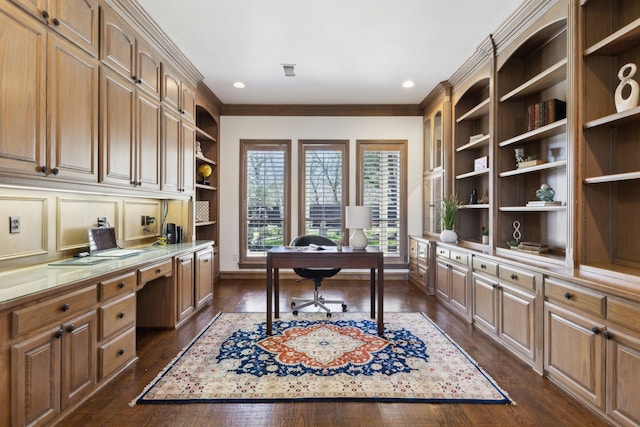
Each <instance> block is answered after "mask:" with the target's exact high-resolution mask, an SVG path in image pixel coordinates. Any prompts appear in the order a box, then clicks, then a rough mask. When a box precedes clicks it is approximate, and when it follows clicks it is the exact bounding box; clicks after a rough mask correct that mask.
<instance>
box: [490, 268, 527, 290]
mask: <svg viewBox="0 0 640 427" xmlns="http://www.w3.org/2000/svg"><path fill="white" fill-rule="evenodd" d="M498 277H500V279H502V280H505V281H507V282H509V283H513V284H514V285H518V286H522V287H523V288H526V289H531V290H532V291H535V290H536V276H535V275H534V274H533V273H530V272H528V271H524V270H518V269H517V268H512V267H510V266H506V265H500V268H499V269H498Z"/></svg>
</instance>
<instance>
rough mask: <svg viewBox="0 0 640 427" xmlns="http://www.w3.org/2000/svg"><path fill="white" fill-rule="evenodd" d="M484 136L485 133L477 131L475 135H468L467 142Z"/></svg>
mask: <svg viewBox="0 0 640 427" xmlns="http://www.w3.org/2000/svg"><path fill="white" fill-rule="evenodd" d="M484 137H485V134H484V133H479V134H477V135H471V136H470V137H469V142H474V141H477V140H479V139H482V138H484Z"/></svg>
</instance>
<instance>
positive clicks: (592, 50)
mask: <svg viewBox="0 0 640 427" xmlns="http://www.w3.org/2000/svg"><path fill="white" fill-rule="evenodd" d="M638 39H640V18H639V19H636V20H635V21H633V22H631V23H630V24H627V25H626V26H624V27H623V28H620V29H619V30H618V31H616V32H614V33H613V34H611V35H609V36H607V37H605V38H604V39H602V40H600V41H599V42H598V43H596V44H594V45H593V46H590V47H588V48H587V49H585V51H584V56H589V55H619V54H620V53H623V52H624V51H626V50H629V49H631V48H634V47H637V46H638Z"/></svg>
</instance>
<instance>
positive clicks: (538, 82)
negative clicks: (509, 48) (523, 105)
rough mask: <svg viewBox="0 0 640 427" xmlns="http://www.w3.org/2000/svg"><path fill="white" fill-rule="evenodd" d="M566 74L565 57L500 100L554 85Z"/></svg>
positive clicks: (517, 97) (503, 100) (520, 96)
mask: <svg viewBox="0 0 640 427" xmlns="http://www.w3.org/2000/svg"><path fill="white" fill-rule="evenodd" d="M566 76H567V58H564V59H562V60H561V61H559V62H557V63H555V64H553V65H552V66H551V67H549V68H547V69H546V70H544V71H543V72H541V73H540V74H538V75H536V76H535V77H533V78H532V79H530V80H528V81H526V82H524V83H523V84H521V85H520V86H518V87H517V88H515V89H513V90H512V91H511V92H509V93H507V94H506V95H504V96H502V97H501V98H500V102H505V101H512V100H516V99H521V98H524V97H527V96H529V95H531V94H534V93H536V92H540V91H542V90H544V89H546V88H549V87H551V86H554V85H556V84H558V83H560V82H562V81H563V80H565V79H566Z"/></svg>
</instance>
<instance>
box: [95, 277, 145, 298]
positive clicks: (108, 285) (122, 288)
mask: <svg viewBox="0 0 640 427" xmlns="http://www.w3.org/2000/svg"><path fill="white" fill-rule="evenodd" d="M98 287H99V290H100V301H107V300H110V299H111V298H114V297H118V296H121V295H125V294H128V293H131V292H133V291H134V290H135V288H136V274H135V273H134V272H131V273H129V274H126V275H124V276H119V277H116V278H114V279H110V280H104V281H102V282H100V284H99V285H98Z"/></svg>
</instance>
